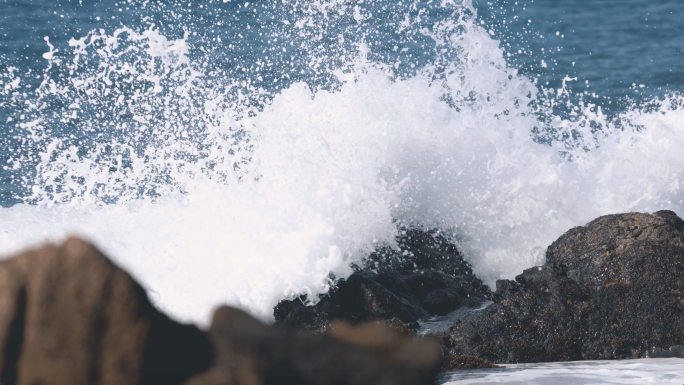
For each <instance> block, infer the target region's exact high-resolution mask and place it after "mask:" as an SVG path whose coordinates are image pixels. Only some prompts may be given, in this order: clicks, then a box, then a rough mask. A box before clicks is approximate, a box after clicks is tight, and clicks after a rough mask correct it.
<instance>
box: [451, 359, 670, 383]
mask: <svg viewBox="0 0 684 385" xmlns="http://www.w3.org/2000/svg"><path fill="white" fill-rule="evenodd" d="M683 376H684V360H683V359H681V358H647V359H641V360H621V361H581V362H554V363H542V364H514V365H506V369H486V370H482V369H480V370H464V371H459V372H454V373H448V374H446V375H445V378H443V381H446V382H443V384H445V385H446V384H458V385H480V384H507V385H555V384H564V385H600V384H624V385H632V384H633V385H644V384H663V385H664V384H681V383H682V377H683Z"/></svg>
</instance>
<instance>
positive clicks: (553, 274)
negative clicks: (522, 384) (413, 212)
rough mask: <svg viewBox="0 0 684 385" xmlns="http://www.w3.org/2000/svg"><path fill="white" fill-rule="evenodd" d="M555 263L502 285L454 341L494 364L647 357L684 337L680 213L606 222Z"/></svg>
mask: <svg viewBox="0 0 684 385" xmlns="http://www.w3.org/2000/svg"><path fill="white" fill-rule="evenodd" d="M546 259H547V262H546V265H545V266H541V267H534V268H531V269H527V270H525V271H524V272H523V273H522V274H521V275H519V276H517V277H516V278H515V280H514V281H510V280H500V281H497V284H496V292H495V293H494V294H493V300H494V304H492V305H491V306H489V307H488V308H487V309H485V310H483V311H481V312H479V313H475V314H471V315H469V316H467V317H465V318H464V319H463V320H462V321H461V322H458V323H457V324H455V325H454V326H453V327H451V328H450V329H449V330H448V331H447V332H446V333H445V334H444V343H445V346H446V347H447V348H448V350H449V352H450V353H452V354H457V355H475V356H477V357H480V358H485V359H489V360H491V361H493V362H497V363H502V362H544V361H568V360H579V359H614V358H636V357H644V356H646V354H647V352H648V351H649V350H651V349H653V348H660V349H665V348H668V347H670V346H674V345H678V344H681V343H682V341H681V339H682V336H683V335H684V334H683V332H682V331H684V280H682V277H684V221H682V220H681V219H680V218H679V217H677V215H676V214H675V213H673V212H671V211H659V212H656V213H654V214H641V213H629V214H619V215H607V216H603V217H600V218H598V219H596V220H594V221H592V222H590V223H588V224H587V225H586V226H583V227H576V228H573V229H571V230H570V231H568V232H567V233H565V234H564V235H563V236H561V237H560V238H559V239H558V240H557V241H556V242H554V243H553V244H552V245H551V246H550V247H549V248H548V250H547V254H546Z"/></svg>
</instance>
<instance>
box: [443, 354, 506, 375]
mask: <svg viewBox="0 0 684 385" xmlns="http://www.w3.org/2000/svg"><path fill="white" fill-rule="evenodd" d="M501 368H505V366H499V365H496V364H494V363H493V362H492V361H489V360H487V359H484V358H479V357H473V356H453V355H451V356H446V357H444V364H443V366H442V369H441V371H442V372H452V371H454V370H466V369H501Z"/></svg>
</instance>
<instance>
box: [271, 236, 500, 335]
mask: <svg viewBox="0 0 684 385" xmlns="http://www.w3.org/2000/svg"><path fill="white" fill-rule="evenodd" d="M397 243H398V245H399V250H394V249H392V248H389V247H383V248H381V249H379V250H377V251H376V252H374V253H373V254H371V255H370V256H369V257H368V259H367V260H366V261H365V263H364V267H363V268H358V267H357V269H356V272H354V274H352V275H351V276H350V277H349V278H348V279H346V280H340V281H339V282H338V283H337V286H336V287H334V288H333V289H331V290H330V292H329V293H328V294H326V295H323V296H321V298H320V301H319V302H318V303H317V304H316V305H315V306H307V305H305V303H304V302H305V301H304V300H305V298H297V299H294V300H285V301H282V302H280V303H279V304H278V305H277V306H276V308H275V309H274V313H275V318H276V322H277V323H279V324H282V325H286V326H288V327H291V328H294V329H298V330H303V331H308V332H319V333H320V332H324V331H325V330H326V329H327V328H328V326H329V325H330V324H331V323H332V322H333V321H335V320H343V321H346V322H349V323H352V324H356V323H359V322H365V321H370V320H394V321H393V322H394V323H395V324H396V323H398V322H400V323H402V324H403V327H406V328H409V329H416V328H417V327H418V322H417V321H418V320H419V319H421V318H425V317H428V316H432V315H444V314H447V313H449V312H451V311H453V310H456V309H458V308H459V307H462V306H477V305H479V304H481V303H482V302H484V301H486V300H487V299H488V298H489V296H490V291H489V288H488V287H487V286H485V285H484V284H483V283H482V281H480V279H478V278H477V277H475V276H474V275H473V273H472V270H471V267H470V265H469V264H468V263H467V262H466V261H464V260H463V257H462V256H461V254H460V253H459V252H458V250H457V249H456V247H455V246H454V245H453V244H452V243H450V242H448V241H447V239H446V238H445V237H443V236H442V235H440V234H439V233H438V232H437V231H430V232H425V231H419V230H408V231H404V232H403V233H402V235H401V236H400V237H399V238H398V239H397Z"/></svg>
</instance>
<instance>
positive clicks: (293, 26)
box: [0, 0, 684, 323]
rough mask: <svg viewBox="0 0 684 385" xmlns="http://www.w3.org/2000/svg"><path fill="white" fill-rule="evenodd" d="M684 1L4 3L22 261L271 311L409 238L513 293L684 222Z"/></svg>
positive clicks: (200, 312) (9, 170)
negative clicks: (84, 249) (566, 261)
mask: <svg viewBox="0 0 684 385" xmlns="http://www.w3.org/2000/svg"><path fill="white" fill-rule="evenodd" d="M682 14H684V1H681V0H678V1H675V0H670V1H645V0H626V1H619V2H618V1H592V2H589V1H584V0H571V1H563V2H560V1H552V0H536V1H532V0H526V1H486V0H474V1H469V0H463V1H457V0H445V1H439V2H438V1H434V0H425V1H418V0H412V1H404V0H402V1H395V0H392V1H390V0H377V1H367V0H366V1H361V0H359V1H345V0H327V1H307V0H282V1H278V2H265V1H254V2H252V1H242V0H213V1H151V0H126V1H119V2H110V1H87V0H81V1H77V0H71V1H44V0H42V1H40V0H23V1H2V2H0V206H1V208H0V252H1V253H2V254H9V253H12V252H14V251H16V250H18V249H20V248H23V247H26V246H27V245H31V244H35V243H37V242H41V241H43V240H46V239H47V240H55V241H57V240H60V239H62V238H63V237H64V236H65V235H66V234H69V233H77V234H79V235H81V236H84V237H86V238H89V239H91V240H93V241H94V242H96V243H97V244H98V245H100V247H102V248H103V249H104V250H105V251H106V252H108V253H109V254H110V255H112V257H113V258H114V259H115V260H116V261H117V262H118V263H120V264H122V265H124V266H126V267H127V268H129V269H130V270H131V271H132V272H133V273H134V275H135V276H136V277H137V278H138V279H139V280H140V281H141V282H143V284H144V285H145V286H146V288H147V289H148V291H149V292H150V293H151V295H152V298H153V300H154V301H155V303H157V305H159V306H161V307H162V308H164V309H165V310H167V311H168V312H170V313H171V314H172V315H173V316H174V317H176V318H178V319H182V320H189V321H196V322H199V323H203V322H206V320H207V319H208V316H209V314H210V310H211V308H212V307H213V306H216V304H218V303H229V304H232V305H235V306H240V307H243V308H245V309H247V310H249V311H251V312H252V313H254V314H256V315H257V316H259V317H262V318H263V319H266V320H268V319H271V318H272V308H273V306H274V305H275V304H276V303H277V302H278V301H279V300H281V299H282V298H286V297H290V298H291V297H294V296H298V295H301V294H310V295H311V298H315V294H317V293H322V292H325V291H326V290H328V288H329V287H330V284H332V282H330V280H329V277H330V273H334V275H335V276H336V277H344V276H345V275H347V274H350V273H351V270H350V268H349V265H350V263H352V262H358V261H359V260H361V259H362V258H363V257H364V256H365V255H367V253H368V252H369V251H370V250H373V248H374V247H376V245H377V244H379V243H389V244H392V242H393V239H394V236H395V234H396V231H398V230H397V229H398V228H400V227H401V226H417V227H427V228H435V227H437V228H440V229H442V230H443V231H444V232H445V233H446V234H448V235H449V236H450V237H451V238H452V239H453V240H454V242H457V243H458V245H459V248H460V249H461V250H463V252H464V254H465V255H466V258H468V259H469V261H470V262H472V264H473V266H474V270H475V273H476V274H477V275H478V276H480V277H482V278H483V280H485V282H487V283H489V284H492V283H493V282H494V281H495V280H496V279H499V278H510V277H513V276H515V275H516V274H518V273H519V272H520V271H521V270H522V269H524V268H527V267H530V266H534V265H539V264H542V263H543V262H544V251H545V248H546V246H547V245H549V244H550V243H551V242H552V241H553V240H555V239H556V238H557V237H558V236H560V235H561V234H562V233H563V232H565V231H567V230H568V229H569V228H571V227H573V226H577V225H581V224H584V223H586V222H587V221H589V220H592V219H594V218H595V217H597V216H599V215H603V214H608V213H615V212H624V211H655V210H658V209H670V210H674V211H676V212H678V213H680V214H684V184H683V183H684V153H682V152H681V151H680V149H681V146H682V145H683V144H684V106H683V104H684V97H683V96H682V92H684V66H682V65H681V63H682V58H683V51H684V38H682V36H684V22H682V18H681V15H682Z"/></svg>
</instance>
